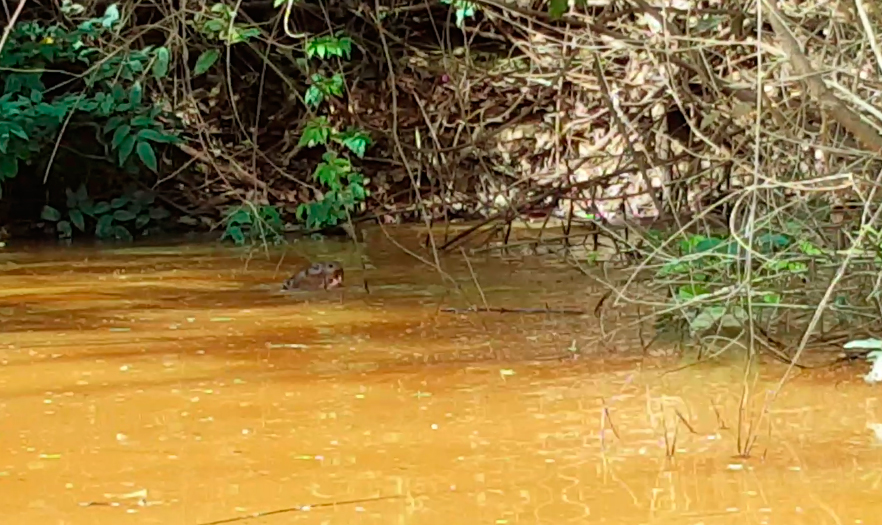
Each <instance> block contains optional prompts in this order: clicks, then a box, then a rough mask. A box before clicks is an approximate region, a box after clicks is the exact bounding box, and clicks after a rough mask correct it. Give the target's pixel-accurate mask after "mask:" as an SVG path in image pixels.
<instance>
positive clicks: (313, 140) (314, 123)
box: [298, 116, 332, 148]
mask: <svg viewBox="0 0 882 525" xmlns="http://www.w3.org/2000/svg"><path fill="white" fill-rule="evenodd" d="M331 131H332V129H331V124H330V123H329V122H328V119H327V118H326V117H324V116H321V117H316V118H313V119H311V120H309V121H308V122H307V123H306V126H305V127H304V128H303V134H302V135H300V141H299V143H298V146H300V147H304V146H306V147H309V148H311V147H313V146H316V145H319V144H327V143H328V138H329V137H330V136H331Z"/></svg>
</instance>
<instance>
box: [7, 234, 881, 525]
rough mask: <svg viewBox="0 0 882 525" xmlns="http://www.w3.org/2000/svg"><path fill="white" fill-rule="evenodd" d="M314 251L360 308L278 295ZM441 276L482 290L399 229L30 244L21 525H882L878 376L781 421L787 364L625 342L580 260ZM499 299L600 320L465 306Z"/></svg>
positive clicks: (12, 349)
mask: <svg viewBox="0 0 882 525" xmlns="http://www.w3.org/2000/svg"><path fill="white" fill-rule="evenodd" d="M403 231H404V232H405V233H401V234H398V236H399V237H400V240H399V242H400V243H401V244H403V245H405V246H407V247H408V248H410V249H411V250H414V251H416V252H418V253H419V254H420V255H422V256H425V257H428V258H429V259H431V256H429V255H427V254H426V252H425V251H424V250H421V249H420V248H419V245H418V243H419V240H420V239H419V238H418V236H417V235H416V234H411V233H407V230H403ZM283 255H284V257H283ZM307 259H312V260H328V259H336V260H340V261H342V262H343V265H344V267H345V268H346V271H347V274H346V287H345V289H344V290H343V291H342V292H338V291H333V292H328V293H325V292H321V293H311V294H310V293H303V294H295V295H293V296H281V295H276V294H274V292H273V290H275V288H277V286H278V284H279V283H280V282H281V281H282V280H283V279H284V278H286V277H287V276H288V274H289V273H290V272H291V271H293V269H294V268H296V267H297V265H298V263H303V262H305V261H306V260H307ZM442 262H443V263H444V268H445V270H446V271H447V273H448V274H449V275H450V276H451V278H452V279H454V280H455V281H456V282H457V283H459V285H460V286H461V289H460V290H457V289H456V288H455V287H454V286H453V285H452V284H451V282H450V281H449V280H445V279H442V278H441V277H440V276H439V274H438V272H436V271H435V270H434V269H432V268H431V267H429V266H426V265H424V264H422V263H420V262H418V261H417V260H416V259H414V258H413V257H412V256H410V255H408V254H405V253H404V252H402V251H401V250H400V249H399V248H398V247H396V246H394V245H392V244H391V243H389V242H387V241H386V240H385V239H384V238H383V237H382V235H377V234H376V232H374V234H373V236H372V239H371V242H369V243H368V245H367V246H363V247H360V248H359V247H355V246H353V245H352V244H349V243H346V242H332V241H324V242H313V241H309V242H297V243H293V244H291V245H289V246H288V247H287V248H272V249H270V250H269V251H268V252H264V251H260V250H255V251H250V252H249V251H248V250H244V249H237V248H231V247H221V246H219V245H217V244H190V245H187V244H183V245H169V246H164V247H156V246H152V247H145V248H113V249H111V248H107V247H105V248H103V249H102V248H99V247H89V248H61V247H54V246H50V247H38V246H30V247H21V248H16V247H15V246H10V247H7V248H5V249H4V250H2V251H0V323H2V325H0V326H2V331H0V421H2V426H0V494H2V496H0V523H3V524H4V525H5V524H27V525H42V524H77V525H80V524H82V525H89V524H101V525H103V524H108V525H111V524H112V525H119V524H129V523H131V524H162V525H177V524H192V525H200V524H209V523H213V524H220V523H237V524H238V523H243V524H248V525H251V524H262V525H274V524H281V523H321V524H346V525H352V524H427V525H429V524H438V525H458V524H469V525H474V524H492V525H499V524H525V523H529V524H548V525H561V524H564V523H580V524H581V523H607V524H623V525H625V524H627V525H639V524H690V525H711V524H754V523H756V524H777V523H780V524H787V525H797V524H846V523H847V524H854V523H865V524H873V523H882V517H880V516H882V447H880V446H878V445H877V444H876V443H877V438H876V437H875V436H874V434H873V432H872V431H871V430H869V429H868V425H872V424H874V423H876V421H877V419H876V418H878V417H882V406H880V403H879V393H880V390H879V387H875V388H874V387H871V386H868V385H866V384H864V383H863V381H862V380H861V377H860V374H861V373H863V372H865V369H864V367H861V366H851V367H845V368H839V369H829V368H827V369H820V370H817V371H809V372H806V371H803V372H800V373H798V374H796V375H795V377H793V379H791V380H790V381H788V382H787V384H786V385H785V386H784V388H783V390H781V391H780V392H779V393H778V395H777V397H776V398H775V399H774V402H773V403H769V401H770V399H771V392H773V391H774V389H775V388H776V386H777V384H778V381H779V380H780V378H781V377H782V374H783V373H784V367H783V366H781V365H776V364H774V363H767V364H764V365H763V366H761V367H759V370H760V372H759V374H758V375H756V374H753V375H748V376H747V379H746V380H745V373H744V372H743V370H742V368H741V366H740V365H736V364H733V363H728V364H725V363H723V364H715V365H712V364H701V365H699V366H695V367H692V368H687V369H685V370H680V371H676V372H671V370H673V369H675V368H677V367H678V365H679V363H680V361H679V360H678V359H677V357H676V356H666V357H665V356H662V357H658V356H657V357H648V356H644V355H642V352H641V348H640V345H639V342H638V341H636V339H637V336H636V335H635V334H633V333H631V334H630V336H631V337H630V339H629V337H628V336H629V334H628V333H625V332H634V331H635V330H633V329H632V330H624V331H623V334H622V335H623V336H622V337H619V338H618V339H617V340H616V342H615V343H611V344H604V345H601V344H599V343H598V342H597V341H598V327H597V325H598V321H597V319H596V318H595V317H594V316H593V315H592V314H591V313H590V312H591V310H592V308H593V307H594V305H595V304H596V301H597V299H598V297H599V296H600V294H601V292H599V291H598V290H597V289H596V288H592V283H591V282H590V281H589V280H588V279H586V278H585V277H584V276H582V275H581V274H579V273H578V272H576V271H574V270H572V269H570V268H568V267H566V266H564V265H554V264H551V263H547V262H546V263H540V262H538V261H532V262H531V261H524V260H519V259H518V258H510V259H500V258H492V257H489V256H483V257H481V256H479V255H475V256H473V257H470V259H469V261H468V264H466V263H465V261H463V260H459V259H452V258H451V259H448V260H444V261H442ZM469 266H471V269H470V268H469ZM365 281H367V283H368V286H367V289H366V287H365V286H364V282H365ZM475 283H478V284H480V291H479V290H478V286H476V284H475ZM481 293H483V298H481ZM484 301H486V303H487V305H489V306H491V307H506V308H545V307H548V308H564V307H566V308H570V309H576V310H579V309H584V310H585V311H586V312H587V313H586V315H566V314H563V313H559V314H524V313H467V312H465V313H464V312H450V311H445V310H444V308H446V307H465V306H468V305H470V304H478V305H483V304H484ZM629 341H631V343H630V346H629ZM574 351H575V352H574ZM576 352H577V353H578V356H579V358H578V359H559V358H558V357H559V356H566V355H568V354H572V353H576ZM654 355H657V354H654ZM745 386H746V387H747V388H746V390H745ZM745 392H746V395H744V396H742V394H743V393H745ZM742 397H743V399H744V401H743V402H742ZM739 407H742V408H741V409H739ZM739 429H740V431H739ZM745 443H747V445H745ZM745 448H747V449H749V450H748V451H747V452H748V454H747V455H746V456H747V457H744V456H745V454H741V453H742V452H744V450H745Z"/></svg>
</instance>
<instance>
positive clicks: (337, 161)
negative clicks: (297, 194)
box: [297, 34, 371, 229]
mask: <svg viewBox="0 0 882 525" xmlns="http://www.w3.org/2000/svg"><path fill="white" fill-rule="evenodd" d="M351 54H352V40H351V39H350V38H349V37H347V36H343V35H340V34H338V35H334V36H324V37H318V38H313V39H311V40H309V41H308V42H307V43H306V59H307V60H310V59H314V58H318V59H321V60H326V59H330V58H345V59H349V58H350V56H351ZM310 79H311V81H312V82H311V84H310V86H309V88H308V89H307V90H306V94H305V95H304V100H305V102H306V104H307V105H308V106H309V107H311V108H318V107H319V106H320V105H321V104H322V103H323V102H324V101H325V100H327V99H328V98H330V97H342V96H343V93H344V79H343V77H342V76H341V75H340V74H339V73H335V74H333V75H326V74H324V73H321V72H316V73H313V74H312V75H311V76H310ZM299 145H300V147H307V148H313V147H323V148H324V149H325V152H324V153H323V154H322V162H320V163H319V164H318V165H317V166H316V168H315V171H314V172H313V174H312V178H313V180H315V181H316V182H318V183H319V184H320V187H321V192H320V194H319V196H318V198H317V199H316V200H315V201H311V202H305V203H302V204H300V206H298V207H297V219H298V220H301V221H303V220H305V222H306V227H307V228H308V229H316V228H322V227H326V226H336V225H337V224H339V223H340V222H342V221H344V220H346V218H347V216H348V214H349V213H351V212H352V211H353V210H354V209H355V208H356V207H357V206H359V205H360V204H361V203H363V202H364V200H365V199H366V198H367V196H368V190H367V189H366V185H367V182H368V181H367V179H366V178H365V176H364V175H363V174H362V173H361V172H359V171H358V170H357V169H356V168H355V167H354V166H353V165H352V161H351V158H350V155H355V156H356V157H358V158H363V157H364V154H365V152H366V151H367V148H368V147H370V145H371V138H370V136H369V135H368V134H367V133H366V132H365V131H363V130H360V129H356V128H349V129H346V130H343V131H338V130H337V128H335V127H334V126H333V124H332V123H331V122H330V121H329V120H328V118H327V117H326V116H324V115H318V116H316V117H314V118H313V119H311V120H310V121H309V122H307V123H306V126H305V127H304V129H303V133H302V134H301V136H300V142H299ZM335 146H339V147H342V148H343V152H342V153H341V152H340V151H338V150H337V149H336V148H335Z"/></svg>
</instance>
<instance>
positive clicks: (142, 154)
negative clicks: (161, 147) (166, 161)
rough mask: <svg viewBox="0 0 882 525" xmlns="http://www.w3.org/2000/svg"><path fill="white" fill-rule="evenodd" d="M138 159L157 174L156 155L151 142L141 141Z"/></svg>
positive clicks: (138, 148) (138, 147)
mask: <svg viewBox="0 0 882 525" xmlns="http://www.w3.org/2000/svg"><path fill="white" fill-rule="evenodd" d="M137 152H138V158H139V159H141V162H143V163H144V165H145V166H147V168H148V169H149V170H150V171H152V172H153V173H156V170H157V165H156V154H155V153H154V152H153V146H151V145H150V143H149V142H143V141H139V142H138V146H137Z"/></svg>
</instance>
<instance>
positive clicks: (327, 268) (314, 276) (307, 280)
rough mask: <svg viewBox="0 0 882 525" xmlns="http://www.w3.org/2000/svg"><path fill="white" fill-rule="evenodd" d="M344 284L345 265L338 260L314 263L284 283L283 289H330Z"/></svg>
mask: <svg viewBox="0 0 882 525" xmlns="http://www.w3.org/2000/svg"><path fill="white" fill-rule="evenodd" d="M342 285H343V266H342V265H341V264H340V263H338V262H336V261H330V262H324V263H312V264H311V265H309V267H308V268H305V269H303V270H300V271H299V272H297V273H296V274H294V275H293V276H292V277H291V278H289V279H288V280H286V281H285V282H284V283H283V284H282V290H330V289H332V288H337V287H339V286H342Z"/></svg>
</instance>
